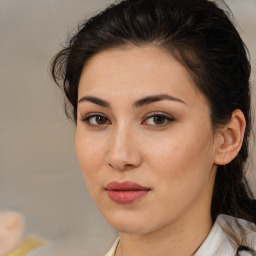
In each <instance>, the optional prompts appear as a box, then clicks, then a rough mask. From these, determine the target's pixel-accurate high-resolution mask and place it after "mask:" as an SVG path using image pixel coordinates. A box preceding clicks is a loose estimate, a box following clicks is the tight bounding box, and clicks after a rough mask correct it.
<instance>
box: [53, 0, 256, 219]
mask: <svg viewBox="0 0 256 256" xmlns="http://www.w3.org/2000/svg"><path fill="white" fill-rule="evenodd" d="M130 44H132V45H136V46H143V45H148V44H149V45H155V46H156V47H158V48H160V49H163V50H165V51H168V52H169V53H170V54H172V55H173V56H174V57H175V58H176V59H177V60H178V61H179V62H180V63H181V64H182V65H184V66H185V67H186V68H187V70H188V72H189V73H190V75H191V77H192V78H193V80H194V82H195V84H196V86H197V88H198V89H199V90H200V91H201V92H202V93H203V94H204V95H205V97H206V98H207V100H208V102H209V105H210V109H211V120H212V126H213V130H215V129H216V128H217V127H220V126H222V125H224V124H226V123H227V122H228V121H229V120H230V118H231V115H232V112H233V111H234V110H235V109H240V110H241V111H242V112H243V113H244V116H245V119H246V124H247V125H246V130H245V134H244V140H243V144H242V148H241V150H240V152H239V153H238V155H237V156H236V158H235V159H234V160H233V161H232V162H230V163H229V164H227V165H226V166H219V167H218V171H217V176H216V181H215V187H214V191H213V197H212V207H211V214H212V219H213V221H214V220H215V219H216V217H217V215H219V214H227V215H231V216H234V217H237V218H242V219H246V220H248V221H250V222H253V223H256V203H255V200H253V199H252V193H251V191H250V189H249V186H248V184H247V180H246V178H245V175H244V170H245V161H246V159H247V157H248V139H249V133H250V129H251V116H250V82H249V81H250V80H249V78H250V73H251V67H250V63H249V60H248V55H247V49H246V46H245V45H244V43H243V41H242V39H241V37H240V35H239V33H238V32H237V30H236V28H235V26H234V25H233V23H232V21H231V18H230V12H229V11H228V9H227V8H226V11H224V10H223V9H222V8H220V7H219V6H218V5H217V4H216V3H214V2H212V1H207V0H193V1H191V0H126V1H119V2H117V3H114V4H112V5H110V6H109V7H108V8H107V9H105V10H104V11H103V12H101V13H99V14H98V15H96V16H94V17H92V18H90V19H89V20H87V21H85V22H84V23H83V24H82V25H81V26H80V27H79V29H78V32H77V33H76V34H75V35H74V36H73V37H72V38H71V40H70V41H69V42H68V46H67V47H66V48H64V49H63V50H62V51H61V52H59V53H58V54H57V55H56V56H55V58H54V59H53V61H52V70H51V71H52V76H53V78H54V80H55V82H56V83H57V84H58V85H59V86H60V87H61V88H63V90H64V92H65V95H66V99H67V101H68V105H66V113H67V115H68V116H69V117H72V118H73V119H74V121H75V122H76V115H77V100H78V99H77V97H78V95H77V94H78V83H79V79H80V75H81V71H82V68H83V66H84V65H85V63H86V62H87V61H88V59H89V58H90V57H92V56H93V55H95V54H97V53H99V52H101V51H104V50H107V49H110V48H115V47H124V46H126V45H130ZM69 107H71V108H70V109H69ZM202 125H203V124H202Z"/></svg>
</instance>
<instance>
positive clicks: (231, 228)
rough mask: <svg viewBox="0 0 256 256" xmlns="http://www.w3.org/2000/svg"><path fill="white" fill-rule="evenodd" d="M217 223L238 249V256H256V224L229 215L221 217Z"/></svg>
mask: <svg viewBox="0 0 256 256" xmlns="http://www.w3.org/2000/svg"><path fill="white" fill-rule="evenodd" d="M217 221H218V223H219V224H220V226H221V228H222V229H223V231H224V232H225V235H226V236H227V237H228V240H229V243H231V244H232V246H233V247H234V248H236V255H237V256H256V225H255V224H254V223H251V222H248V221H246V220H244V219H239V218H234V217H232V216H228V215H220V216H219V217H218V219H217Z"/></svg>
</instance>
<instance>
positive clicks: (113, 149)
mask: <svg viewBox="0 0 256 256" xmlns="http://www.w3.org/2000/svg"><path fill="white" fill-rule="evenodd" d="M137 135H138V133H136V131H131V130H128V129H125V128H119V129H118V130H116V131H113V133H112V136H111V140H110V143H109V151H108V154H107V157H106V161H107V164H108V165H109V166H110V167H111V168H113V169H115V170H118V171H125V170H128V169H134V168H137V167H138V166H140V164H141V162H142V157H141V154H140V150H139V142H138V140H137V137H138V136H137Z"/></svg>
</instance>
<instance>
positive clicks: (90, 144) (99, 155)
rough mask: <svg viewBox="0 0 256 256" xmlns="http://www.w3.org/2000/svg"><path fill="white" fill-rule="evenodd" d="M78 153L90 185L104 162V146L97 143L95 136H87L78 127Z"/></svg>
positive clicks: (76, 145)
mask: <svg viewBox="0 0 256 256" xmlns="http://www.w3.org/2000/svg"><path fill="white" fill-rule="evenodd" d="M75 148H76V155H77V159H78V162H79V165H80V168H81V170H82V173H83V176H84V178H85V181H86V183H87V185H88V186H90V184H89V183H90V182H93V181H94V180H95V179H97V178H98V177H97V176H98V171H97V170H99V169H100V166H101V164H102V161H103V160H102V159H103V154H104V147H103V145H102V144H101V143H97V141H95V140H94V139H93V136H86V135H85V134H84V133H83V132H81V131H80V130H79V128H77V131H76V136H75Z"/></svg>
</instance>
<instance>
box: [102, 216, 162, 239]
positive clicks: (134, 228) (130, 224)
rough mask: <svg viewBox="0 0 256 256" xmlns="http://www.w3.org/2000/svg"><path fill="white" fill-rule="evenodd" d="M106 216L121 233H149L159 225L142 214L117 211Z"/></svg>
mask: <svg viewBox="0 0 256 256" xmlns="http://www.w3.org/2000/svg"><path fill="white" fill-rule="evenodd" d="M104 217H105V219H106V220H107V222H108V223H109V224H110V225H111V226H112V227H113V228H114V229H116V230H117V231H119V232H121V233H128V234H147V233H150V232H152V231H154V230H155V229H157V225H156V224H154V223H153V222H152V220H150V219H147V217H146V216H145V215H144V216H143V215H141V214H135V213H130V214H129V213H127V212H123V213H117V212H115V213H112V214H109V215H105V216H104ZM149 224H150V225H149Z"/></svg>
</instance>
